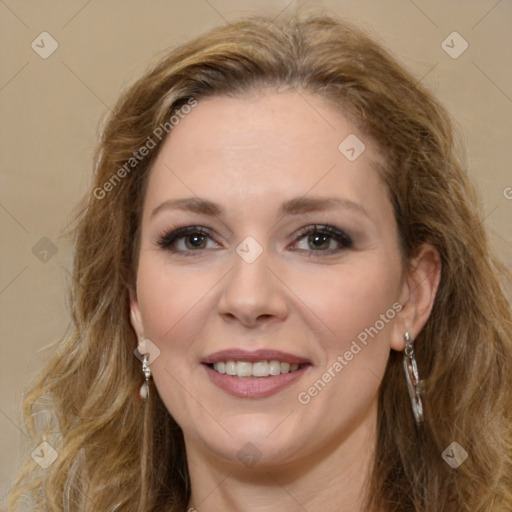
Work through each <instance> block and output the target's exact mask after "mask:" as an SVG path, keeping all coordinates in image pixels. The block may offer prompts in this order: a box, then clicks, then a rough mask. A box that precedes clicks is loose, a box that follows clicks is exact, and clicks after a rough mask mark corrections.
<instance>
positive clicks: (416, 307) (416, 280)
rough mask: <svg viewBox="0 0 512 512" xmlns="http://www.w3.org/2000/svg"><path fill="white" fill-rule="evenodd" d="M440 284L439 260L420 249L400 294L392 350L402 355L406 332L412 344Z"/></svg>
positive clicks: (431, 250)
mask: <svg viewBox="0 0 512 512" xmlns="http://www.w3.org/2000/svg"><path fill="white" fill-rule="evenodd" d="M440 281H441V257H440V256H439V252H438V250H437V249H436V248H435V247H434V246H432V245H430V244H425V245H423V246H422V248H421V250H420V252H419V254H418V256H416V257H415V258H413V260H412V261H411V262H410V264H409V268H408V270H407V274H406V275H405V276H404V282H403V285H402V290H401V294H400V300H399V302H400V304H401V305H402V309H401V310H400V312H399V314H398V316H397V322H395V325H394V330H393V335H392V340H391V348H392V349H394V350H398V351H402V350H404V347H405V342H404V339H403V336H404V333H405V332H409V334H410V335H411V339H412V340H415V339H416V337H417V336H418V334H419V332H420V331H421V329H423V327H424V326H425V324H426V323H427V320H428V318H429V316H430V313H431V312H432V307H433V306H434V300H435V298H436V293H437V289H438V287H439V282H440Z"/></svg>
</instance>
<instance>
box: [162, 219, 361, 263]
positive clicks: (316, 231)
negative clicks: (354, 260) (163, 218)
mask: <svg viewBox="0 0 512 512" xmlns="http://www.w3.org/2000/svg"><path fill="white" fill-rule="evenodd" d="M190 235H199V236H202V237H208V238H211V233H210V232H209V231H208V230H205V229H204V228H203V227H201V226H187V227H183V228H179V229H176V230H174V231H171V232H168V233H164V234H163V235H161V236H160V237H159V238H158V240H157V245H158V246H159V247H160V248H161V249H164V250H166V251H169V252H171V253H173V254H174V253H181V254H183V255H186V256H194V255H196V254H197V252H200V251H204V249H196V250H193V249H191V250H186V251H184V250H181V249H176V248H175V247H173V244H175V243H176V242H177V241H178V240H179V239H180V238H185V237H187V236H190ZM308 235H324V236H326V237H327V238H330V239H332V240H335V241H336V242H338V243H339V244H340V246H341V248H340V249H334V250H333V249H321V250H318V251H314V250H307V249H294V250H299V251H305V252H308V253H309V254H310V256H324V255H329V254H333V253H334V252H339V251H341V250H343V249H351V248H352V247H353V244H354V243H353V240H352V238H351V237H350V236H349V235H347V234H346V233H345V232H344V231H342V230H341V229H339V228H337V227H335V226H331V225H329V224H323V225H317V224H315V225H313V226H306V227H304V228H302V229H300V230H299V232H298V234H297V237H296V239H295V242H298V241H299V240H301V239H303V238H304V237H306V236H308ZM194 253H195V254H194Z"/></svg>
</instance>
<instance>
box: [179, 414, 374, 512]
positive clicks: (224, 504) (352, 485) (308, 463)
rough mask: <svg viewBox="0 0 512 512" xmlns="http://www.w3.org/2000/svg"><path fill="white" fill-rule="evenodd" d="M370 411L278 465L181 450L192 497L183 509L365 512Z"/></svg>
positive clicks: (371, 439) (371, 441)
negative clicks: (343, 430) (246, 463)
mask: <svg viewBox="0 0 512 512" xmlns="http://www.w3.org/2000/svg"><path fill="white" fill-rule="evenodd" d="M375 441H376V410H373V409H372V413H371V414H370V418H368V417H367V418H365V420H364V421H363V422H361V423H360V424H359V425H358V426H356V427H355V428H354V429H353V430H352V431H351V432H350V433H349V434H348V435H345V436H344V437H343V438H342V439H340V438H335V439H334V441H333V442H332V443H330V444H328V445H325V446H324V447H323V449H322V450H321V451H315V453H313V454H310V455H308V456H305V457H302V458H294V459H293V460H291V461H289V462H287V463H281V464H270V463H268V464H260V463H258V464H256V465H255V466H254V467H253V468H245V467H243V466H241V465H240V463H238V462H233V461H225V460H219V459H217V458H216V459H212V458H211V456H209V455H208V454H205V453H199V450H198V451H196V450H194V446H191V445H190V443H189V444H188V446H187V451H188V458H189V471H190V478H191V483H192V493H191V499H190V503H189V506H188V508H187V510H192V511H193V510H197V511H198V512H209V511H218V510H231V511H235V512H242V511H247V510H251V512H253V511H254V512H265V511H275V510H279V511H280V512H297V511H303V510H308V511H311V512H314V511H319V510H321V511H322V512H331V511H332V512H335V511H337V512H339V511H340V510H342V511H343V512H363V511H365V512H367V509H366V508H365V501H366V497H367V489H366V486H365V484H366V483H367V481H368V478H369V476H370V472H371V467H372V462H373V459H374V454H375Z"/></svg>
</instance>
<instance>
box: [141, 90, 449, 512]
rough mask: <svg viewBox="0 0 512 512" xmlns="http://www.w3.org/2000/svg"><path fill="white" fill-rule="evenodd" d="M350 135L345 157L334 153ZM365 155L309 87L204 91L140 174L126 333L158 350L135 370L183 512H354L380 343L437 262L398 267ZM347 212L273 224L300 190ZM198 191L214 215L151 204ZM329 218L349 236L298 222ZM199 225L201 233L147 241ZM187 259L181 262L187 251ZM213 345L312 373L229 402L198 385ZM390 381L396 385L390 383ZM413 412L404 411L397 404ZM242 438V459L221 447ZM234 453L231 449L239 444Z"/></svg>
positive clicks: (406, 325)
mask: <svg viewBox="0 0 512 512" xmlns="http://www.w3.org/2000/svg"><path fill="white" fill-rule="evenodd" d="M349 134H356V135H357V137H358V138H359V139H361V140H362V141H363V142H364V144H365V145H366V150H365V151H364V152H363V153H362V154H361V155H360V156H359V157H358V158H357V159H356V160H355V161H353V162H351V161H349V160H348V159H347V158H346V157H345V156H344V155H343V154H341V153H340V151H339V150H338V145H339V144H340V142H341V141H343V140H344V139H345V138H346V137H347V136H348V135H349ZM379 158H380V157H379V154H378V152H377V150H376V148H375V147H374V145H373V144H372V142H371V141H370V140H368V139H367V137H365V135H364V134H361V133H359V132H358V131H357V130H356V129H355V127H354V126H353V125H352V124H351V123H350V122H349V121H348V120H347V119H345V118H344V117H343V116H342V115H341V114H340V113H338V112H335V111H334V110H333V109H332V107H330V106H328V105H327V104H326V103H324V102H323V100H322V99H320V98H318V97H315V96H312V95H310V94H307V93H301V94H300V95H299V94H297V93H296V92H276V91H273V90H262V91H258V92H256V93H254V94H251V95H247V96H244V97H241V98H229V97H213V98H209V99H206V100H201V101H199V103H198V106H197V107H196V108H195V109H193V110H192V112H191V113H190V114H188V115H187V117H186V118H185V119H184V120H182V121H181V123H180V124H179V125H177V126H176V127H175V128H174V129H173V131H172V132H171V135H170V136H169V137H168V138H167V140H166V141H165V142H164V144H163V146H162V148H161V150H160V153H159V155H158V157H157V159H156V161H155V163H154V165H153V168H152V170H151V175H150V179H149V184H148V188H147V192H146V197H145V203H144V208H143V217H142V234H141V247H140V261H139V266H138V271H137V284H136V290H133V291H132V294H131V297H132V298H131V314H132V325H133V327H134V330H135V332H136V334H137V336H138V339H139V341H140V340H143V339H149V340H151V343H153V344H154V345H155V346H157V347H158V349H159V350H160V355H159V356H158V357H157V358H156V359H155V360H154V362H153V363H152V364H151V369H152V374H153V379H154V382H155V385H156V388H157V390H158V393H159V395H160V397H161V398H162V400H163V402H164V403H165V405H166V407H167V409H168V410H169V412H170V413H171V414H172V415H173V416H174V418H175V419H176V421H177V422H178V424H179V425H180V426H181V428H182V429H183V432H184V436H185V442H186V448H187V457H188V461H189V470H190V475H191V480H192V497H191V501H190V503H189V506H190V507H195V508H196V509H197V510H199V511H200V512H203V511H215V510H240V511H242V510H251V511H267V510H280V511H285V512H287V511H298V510H304V509H307V510H311V511H315V510H323V511H330V510H339V507H340V504H341V503H342V504H343V507H344V508H343V510H344V511H347V512H355V511H361V510H363V500H364V497H365V495H366V494H365V493H366V492H367V490H366V489H365V487H364V484H365V481H366V479H367V476H368V471H369V468H370V464H371V461H372V456H373V450H374V446H375V439H376V417H377V396H378V389H379V385H380V382H381V379H382V376H383V374H384V370H385V367H386V363H387V360H388V357H389V353H390V350H403V348H404V342H403V334H404V332H405V331H409V332H410V333H411V336H412V338H413V339H414V338H415V337H416V336H417V334H418V332H419V331H420V330H421V328H422V327H423V325H424V324H425V322H426V320H427V318H428V315H429V314H430V311H431V308H432V303H433V300H434V296H435V293H436V290H437V286H438V283H439V274H440V270H439V269H440V265H439V256H438V254H437V252H436V251H435V249H433V248H432V247H429V246H425V247H423V248H422V250H421V251H420V254H419V256H418V257H417V258H416V260H415V261H413V262H411V265H410V266H409V265H407V266H405V265H404V262H403V259H402V257H401V253H400V249H399V241H398V232H397V225H396V221H395V219H394V214H393V208H392V205H391V203H390V201H389V199H388V194H387V190H386V186H385V185H384V183H383V182H382V180H381V179H380V177H379V175H378V174H377V171H376V170H375V162H377V161H378V159H379ZM304 196H305V197H308V198H311V197H318V198H325V197H327V196H329V197H337V198H343V199H346V200H349V201H352V202H353V203H356V204H357V205H359V206H358V207H348V206H345V205H341V206H340V205H334V206H332V207H330V208H328V209H325V210H324V211H319V210H316V211H311V212H306V213H301V214H300V215H285V216H283V215H281V214H280V213H279V208H280V207H281V205H282V203H283V202H285V201H288V200H291V199H294V198H300V197H304ZM189 197H196V198H197V197H199V198H202V199H207V200H210V201H213V202H215V203H217V204H218V205H219V206H220V207H221V208H222V209H223V210H224V213H223V214H222V216H217V215H216V216H209V215H206V214H204V213H194V212H191V211H182V210H177V209H172V208H165V207H161V208H160V209H159V210H158V211H157V212H156V213H154V214H153V215H152V212H154V210H155V209H156V208H157V207H159V206H160V205H161V204H162V203H164V202H166V201H168V200H172V199H182V198H189ZM324 224H330V225H333V226H336V227H337V228H340V229H343V230H344V231H345V232H346V233H348V234H349V235H350V236H351V237H352V239H353V246H352V247H343V246H341V245H340V244H339V243H338V242H336V241H335V240H334V239H332V238H326V239H322V240H324V241H325V244H324V245H322V248H323V249H324V250H323V251H322V250H319V249H318V246H317V245H315V244H314V243H313V242H312V241H311V239H312V237H309V238H308V235H299V234H298V232H299V230H300V229H301V228H304V227H307V226H314V225H317V226H321V225H324ZM184 226H202V227H204V228H205V229H207V230H208V231H209V232H210V233H211V237H206V238H204V239H201V238H200V239H199V240H197V239H194V241H195V242H196V243H197V242H199V244H200V246H201V247H200V248H199V249H194V246H193V245H192V244H191V241H192V240H191V238H193V237H190V236H189V237H188V238H187V237H185V238H181V239H180V240H179V241H177V242H176V244H175V246H176V248H177V249H179V251H180V252H174V253H173V252H171V251H170V250H169V248H167V249H165V248H161V247H160V246H159V245H158V240H159V237H160V236H161V235H162V234H167V233H168V232H170V231H172V230H174V229H176V228H180V227H184ZM248 236H251V237H253V238H254V239H255V240H256V241H257V243H258V244H259V245H260V246H261V248H262V249H263V252H262V254H261V255H260V256H259V257H258V258H257V259H256V260H255V261H254V262H252V263H250V264H249V263H247V262H246V261H244V260H243V259H242V258H241V257H240V256H239V255H238V254H237V252H236V248H237V246H238V245H239V244H240V243H241V242H242V241H243V240H244V239H245V238H246V237H248ZM186 251H188V256H187V254H185V252H186ZM395 303H399V304H400V305H401V306H402V309H401V311H400V312H399V313H398V314H397V315H396V316H395V317H394V318H393V319H392V320H390V321H388V322H386V323H385V325H384V327H383V328H382V329H381V330H379V332H378V335H376V336H374V337H373V338H369V341H368V343H367V345H366V346H363V345H362V344H361V343H359V345H360V346H361V347H362V350H361V351H360V352H358V353H357V354H356V355H354V357H353V359H352V360H350V361H347V364H346V365H344V366H343V369H342V371H339V372H337V373H335V377H334V378H332V379H331V381H330V382H329V383H328V384H327V385H326V386H325V387H324V388H323V389H322V390H321V391H320V392H319V393H318V394H317V395H316V396H315V397H313V398H311V400H310V401H309V403H307V404H302V403H300V402H299V400H298V398H297V397H298V394H299V393H301V392H305V391H307V390H308V388H309V387H310V386H311V385H312V384H313V383H314V382H315V381H317V380H318V379H319V378H321V377H322V375H323V374H324V373H325V372H326V371H327V370H328V369H329V367H332V365H333V363H334V362H335V361H336V360H337V358H338V356H340V355H341V356H343V354H344V353H345V352H346V351H347V350H349V349H350V347H351V343H352V342H353V341H354V340H356V339H357V336H358V334H360V333H361V332H362V331H364V330H365V328H368V327H370V326H374V325H375V324H376V321H377V320H379V318H381V317H380V315H382V314H385V313H386V311H387V310H389V309H390V308H391V307H392V305H393V304H395ZM228 348H242V349H246V350H256V349H261V348H272V349H278V350H281V351H285V352H290V353H293V354H297V355H300V356H303V357H305V358H307V359H308V360H309V361H310V362H311V366H310V367H309V368H308V370H307V371H306V372H305V373H304V374H303V376H302V377H301V378H300V379H299V380H298V381H296V382H294V383H293V384H292V385H291V386H288V387H287V388H285V389H283V390H281V391H280V392H278V393H276V394H274V395H271V396H269V397H266V398H258V399H247V398H240V397H234V396H231V395H229V394H227V393H226V392H224V391H223V390H221V389H220V388H218V387H217V386H215V385H214V384H213V383H212V382H211V381H210V379H209V378H208V376H207V374H206V371H205V368H204V367H203V366H202V365H201V360H202V359H203V358H204V357H205V356H207V355H209V354H212V353H214V352H217V351H219V350H223V349H228ZM404 378H405V377H404ZM411 414H412V411H411ZM248 442H250V443H252V444H253V445H254V446H255V447H256V449H257V452H256V453H257V455H258V456H259V457H261V458H260V459H259V460H258V461H257V463H256V464H255V465H254V466H253V467H247V466H246V465H244V464H243V463H242V462H241V461H240V460H239V458H238V457H237V453H239V451H240V450H243V449H244V446H246V443H248ZM246 450H247V448H246Z"/></svg>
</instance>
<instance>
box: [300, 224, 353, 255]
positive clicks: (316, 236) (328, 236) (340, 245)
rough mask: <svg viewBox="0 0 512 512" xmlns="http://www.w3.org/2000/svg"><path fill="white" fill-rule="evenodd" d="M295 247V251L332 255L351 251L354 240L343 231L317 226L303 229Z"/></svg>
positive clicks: (331, 227) (332, 227)
mask: <svg viewBox="0 0 512 512" xmlns="http://www.w3.org/2000/svg"><path fill="white" fill-rule="evenodd" d="M302 240H304V242H302ZM294 245H295V246H294V249H295V250H300V251H306V252H309V253H310V254H312V253H318V255H322V253H325V254H332V253H335V252H339V251H341V250H344V249H350V248H351V247H352V246H353V245H354V243H353V241H352V238H351V237H350V236H349V235H347V234H346V233H345V232H344V231H342V230H341V229H338V228H336V227H334V226H329V225H323V226H317V225H315V226H308V227H306V228H303V229H302V230H301V231H300V234H299V236H298V237H297V238H296V242H295V244H294ZM301 245H302V247H301Z"/></svg>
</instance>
